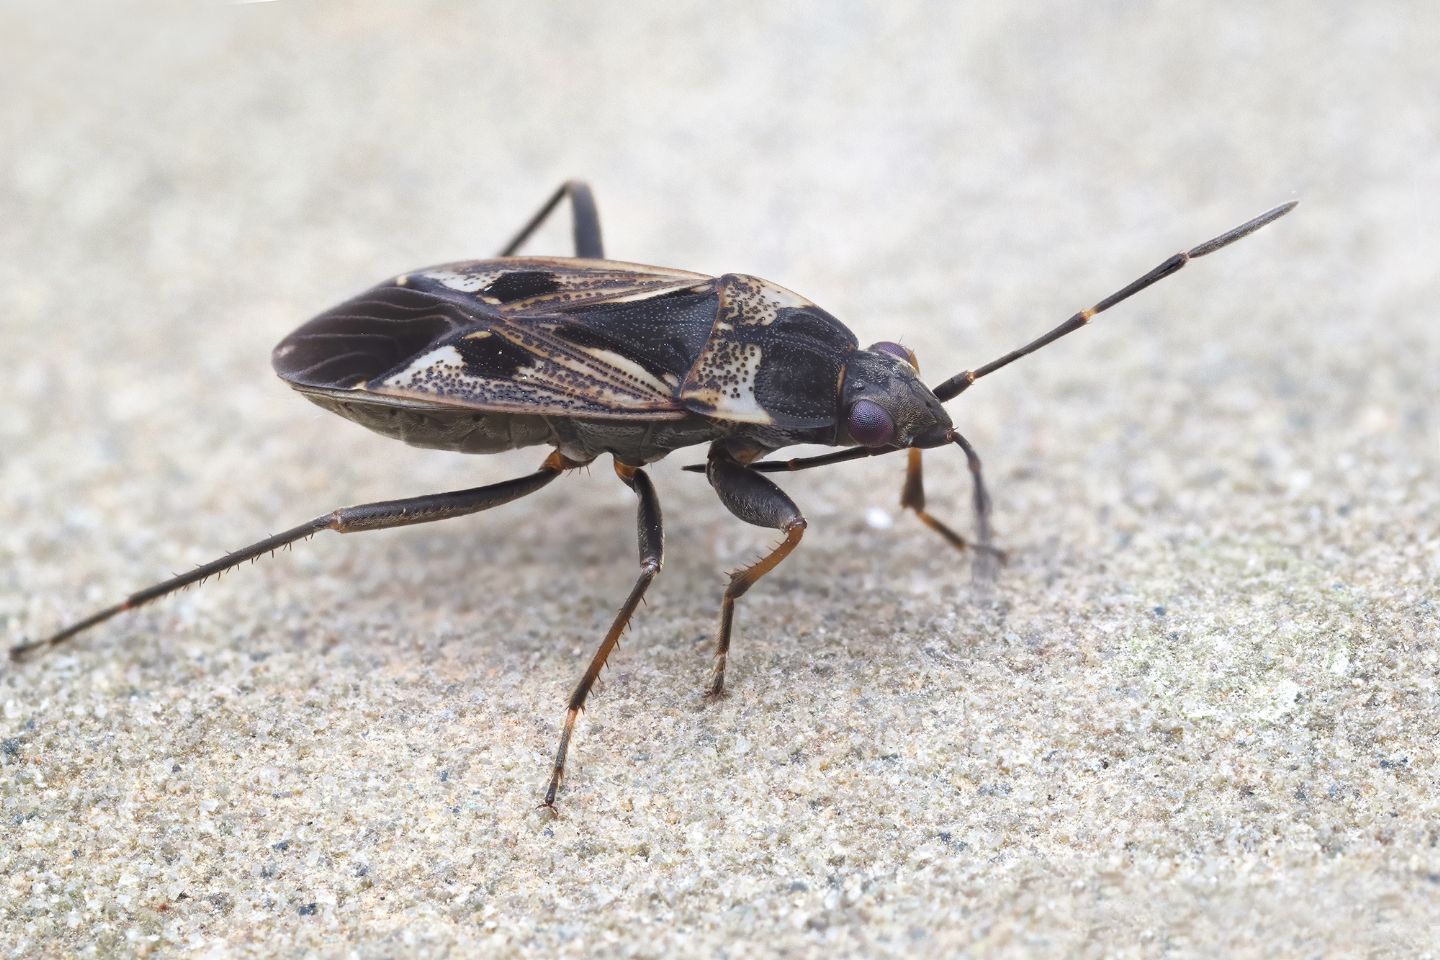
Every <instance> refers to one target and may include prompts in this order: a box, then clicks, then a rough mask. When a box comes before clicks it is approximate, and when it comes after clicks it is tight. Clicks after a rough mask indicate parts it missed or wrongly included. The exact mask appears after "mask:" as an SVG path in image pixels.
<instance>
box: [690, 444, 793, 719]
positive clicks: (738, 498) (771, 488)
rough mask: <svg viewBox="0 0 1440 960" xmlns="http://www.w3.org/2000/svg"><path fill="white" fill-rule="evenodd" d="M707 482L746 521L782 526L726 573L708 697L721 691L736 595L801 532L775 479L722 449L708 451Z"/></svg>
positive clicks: (776, 560)
mask: <svg viewBox="0 0 1440 960" xmlns="http://www.w3.org/2000/svg"><path fill="white" fill-rule="evenodd" d="M706 476H707V477H708V478H709V480H710V485H711V486H712V487H714V488H715V492H716V494H718V495H719V497H720V502H721V503H723V504H724V505H725V508H726V509H727V510H729V511H730V512H731V513H733V514H735V516H737V517H739V518H740V519H741V520H744V521H745V522H746V523H753V524H755V525H756V526H759V527H772V528H774V529H776V530H780V531H783V532H784V534H785V539H784V540H783V541H781V543H780V544H779V545H778V546H776V547H775V549H773V550H771V551H770V552H769V553H768V554H766V555H765V556H763V557H761V558H760V559H759V560H757V561H756V562H754V563H752V564H750V566H748V567H745V568H744V569H741V570H737V571H735V572H734V573H732V574H730V583H729V585H728V586H726V588H725V598H724V600H722V601H721V604H720V631H719V634H718V636H717V637H716V640H715V669H714V672H713V673H712V674H711V677H710V688H709V690H708V691H707V695H708V696H709V697H710V698H711V699H715V698H718V697H720V696H722V695H723V694H724V693H725V663H726V660H727V659H728V658H729V655H730V631H731V627H732V626H733V625H734V620H735V601H736V600H737V599H739V598H740V597H741V596H743V595H744V594H745V591H747V590H749V589H750V588H751V587H753V586H754V585H755V581H757V580H759V579H760V578H761V577H763V576H765V574H767V573H769V572H770V571H771V570H774V569H775V568H776V567H777V566H779V564H780V561H781V560H784V559H785V558H786V557H788V556H789V555H790V551H792V550H794V549H795V548H796V547H797V546H799V544H800V538H801V537H802V536H804V535H805V518H804V517H803V516H801V514H800V508H798V507H797V506H795V504H794V502H793V501H792V500H791V499H790V498H789V497H787V496H786V495H785V491H783V490H781V489H780V488H779V487H777V486H776V485H775V484H773V483H771V482H770V481H769V480H767V479H765V478H764V477H762V476H761V475H760V474H758V473H756V472H755V471H753V470H751V469H749V468H747V467H745V466H744V465H742V464H740V463H737V462H735V461H734V460H732V459H730V458H729V457H727V456H726V455H725V454H724V453H723V452H721V453H717V452H715V451H712V453H711V457H710V462H709V464H708V465H707V468H706Z"/></svg>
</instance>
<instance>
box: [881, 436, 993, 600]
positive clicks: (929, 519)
mask: <svg viewBox="0 0 1440 960" xmlns="http://www.w3.org/2000/svg"><path fill="white" fill-rule="evenodd" d="M954 436H955V442H956V443H957V444H958V445H959V446H960V447H961V449H963V450H964V451H965V459H966V461H967V462H968V463H969V465H970V479H971V482H972V488H973V492H974V503H975V526H976V533H977V537H978V539H977V542H975V543H971V542H970V541H968V540H966V539H965V538H964V537H962V536H961V535H960V534H958V533H956V532H955V531H954V530H953V529H951V528H950V526H949V525H947V524H946V523H944V522H942V521H941V520H939V519H938V518H936V517H935V516H934V515H932V514H931V513H930V512H929V511H928V510H926V509H925V480H924V474H923V472H922V469H923V468H922V465H921V459H920V458H921V455H922V454H921V451H920V450H919V449H916V448H914V447H912V448H911V449H910V451H909V455H910V460H909V463H908V464H907V465H906V469H905V486H904V487H903V488H902V489H901V491H900V506H901V508H903V509H906V510H913V511H915V515H916V516H917V517H919V518H920V521H921V522H922V523H924V524H925V526H927V527H929V528H930V529H931V530H934V531H935V532H936V533H938V534H940V536H942V537H944V538H945V540H946V542H948V543H949V544H950V545H951V546H953V547H955V548H956V549H957V550H965V549H971V550H974V551H975V554H976V561H977V563H976V566H975V571H974V572H975V575H976V577H977V578H979V579H987V578H989V577H991V576H993V575H994V572H995V569H994V565H995V563H997V562H998V563H1004V562H1005V552H1004V551H1003V550H998V549H996V548H995V547H994V546H992V545H991V543H990V540H991V531H990V495H989V494H988V493H987V492H986V491H985V480H984V476H983V475H982V473H981V470H980V457H979V456H978V455H977V454H976V453H975V448H974V447H972V446H970V443H969V441H967V440H965V438H963V437H961V436H960V435H959V434H958V433H957V434H955V435H954Z"/></svg>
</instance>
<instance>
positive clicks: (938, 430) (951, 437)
mask: <svg viewBox="0 0 1440 960" xmlns="http://www.w3.org/2000/svg"><path fill="white" fill-rule="evenodd" d="M953 442H955V428H954V427H948V426H947V427H931V428H930V429H929V430H926V431H925V432H924V433H918V434H916V435H915V437H914V439H912V440H911V441H910V446H912V447H919V448H920V449H922V450H929V449H930V448H932V447H943V446H945V444H947V443H953Z"/></svg>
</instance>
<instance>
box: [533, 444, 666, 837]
mask: <svg viewBox="0 0 1440 960" xmlns="http://www.w3.org/2000/svg"><path fill="white" fill-rule="evenodd" d="M615 472H616V473H617V474H619V476H620V479H621V480H623V481H625V484H626V486H628V487H629V488H630V489H631V490H634V491H635V495H636V496H637V497H639V498H640V512H639V516H638V517H637V526H638V527H639V539H640V576H639V578H638V579H637V580H636V581H635V586H634V587H632V588H631V590H630V596H628V597H626V598H625V603H624V604H623V605H622V606H621V607H620V612H619V613H617V614H616V615H615V620H614V622H613V623H611V624H610V630H609V632H607V633H606V634H605V639H604V640H602V641H600V648H599V649H598V650H596V651H595V656H594V657H592V658H591V660H590V666H588V667H586V668H585V674H584V676H582V677H581V678H580V682H579V683H578V684H576V685H575V691H574V692H573V693H571V694H570V705H569V707H567V708H566V710H565V727H564V729H562V730H561V732H560V748H559V749H558V750H556V751H555V769H554V771H553V772H552V773H551V774H550V786H549V787H548V788H547V789H546V790H545V802H544V803H543V804H541V806H544V807H549V808H550V809H551V810H552V811H553V810H554V809H555V794H556V793H557V792H558V791H559V789H560V780H561V779H562V778H563V777H564V776H565V754H566V753H567V752H568V751H569V749H570V735H571V734H572V733H574V732H575V720H576V718H577V717H579V716H580V711H581V710H584V709H585V699H586V698H587V697H588V696H590V688H591V687H593V686H594V685H595V680H596V679H597V678H598V677H599V676H600V669H601V668H602V667H604V666H605V661H606V659H607V658H608V657H609V656H610V653H611V651H613V650H614V649H615V646H616V645H617V644H618V643H619V642H620V634H622V633H624V632H625V627H626V626H627V625H628V624H629V623H630V618H631V617H632V616H634V614H635V608H636V607H638V606H640V601H641V599H642V598H643V597H644V596H645V590H646V588H648V587H649V586H650V581H651V580H654V579H655V575H656V574H657V573H659V572H660V564H661V562H662V561H663V559H664V553H665V531H664V529H663V528H662V527H661V522H660V499H659V498H658V497H656V496H655V487H654V486H652V485H651V483H650V478H649V476H647V475H646V473H645V471H644V470H641V469H640V468H639V467H632V466H628V465H626V464H623V463H621V462H620V461H619V460H616V461H615Z"/></svg>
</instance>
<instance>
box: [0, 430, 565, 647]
mask: <svg viewBox="0 0 1440 960" xmlns="http://www.w3.org/2000/svg"><path fill="white" fill-rule="evenodd" d="M575 466H579V464H577V463H575V462H573V461H571V460H569V459H567V458H565V457H564V456H562V455H561V454H560V453H559V452H556V453H552V454H551V455H550V457H549V458H548V459H546V461H545V462H544V463H543V464H542V465H541V467H540V469H539V470H537V471H535V472H534V473H532V474H530V475H529V476H526V477H519V478H517V479H514V480H506V481H504V482H503V483H493V484H490V485H488V486H484V487H474V488H472V489H469V490H455V491H452V492H450V493H434V494H430V495H428V496H423V497H409V498H407V499H404V500H386V501H382V502H379V503H364V504H360V505H358V506H354V507H342V508H341V509H339V510H334V511H332V512H330V513H327V514H325V515H324V516H320V517H316V518H315V519H314V520H311V521H310V522H309V523H303V524H301V525H300V526H298V527H294V528H292V529H290V530H286V531H285V532H284V533H277V534H276V535H275V536H273V537H266V538H265V539H264V540H261V541H260V542H258V543H252V544H251V545H250V546H248V547H245V548H243V549H241V550H237V551H235V552H234V553H230V554H226V555H225V556H223V557H221V558H220V559H219V560H214V561H212V562H210V563H207V564H205V565H203V566H200V567H196V568H195V569H194V570H191V571H190V572H189V573H183V574H181V575H180V576H178V577H172V578H171V579H169V580H166V581H165V582H163V583H157V584H155V586H153V587H147V588H146V589H144V590H141V591H139V592H137V593H132V594H131V595H130V596H128V597H126V598H125V599H124V600H122V601H121V602H119V603H117V604H115V605H114V606H112V607H106V608H105V609H104V610H100V611H98V612H97V613H93V614H91V615H90V616H88V617H86V618H85V619H84V620H81V621H79V622H77V623H73V624H71V625H70V626H68V627H66V628H65V629H64V630H61V631H60V632H59V633H56V634H53V635H52V636H49V637H46V638H44V639H43V640H32V641H30V642H28V643H21V644H18V645H16V646H14V647H11V648H10V657H11V659H12V660H20V659H22V658H24V657H25V656H27V655H29V654H31V653H34V652H35V651H36V650H39V649H41V648H43V647H53V646H55V645H56V644H59V643H63V642H64V641H66V640H68V639H70V638H71V637H73V636H75V635H76V634H77V633H80V632H82V631H84V630H88V629H89V628H91V627H93V626H95V625H96V624H99V623H103V622H105V621H106V620H109V619H110V618H111V617H113V616H115V615H116V614H117V613H123V612H125V611H126V610H134V609H135V608H136V607H138V606H141V605H143V604H146V603H149V602H150V601H152V600H158V599H159V598H160V597H163V596H165V595H167V594H170V593H174V592H175V591H176V590H180V589H182V588H184V587H188V586H190V585H191V584H193V583H199V582H201V581H202V580H206V579H208V578H210V577H213V576H215V575H217V574H220V573H224V572H225V571H226V570H229V569H230V568H232V567H238V566H239V565H240V564H242V563H244V562H245V561H246V560H257V559H259V558H260V557H263V556H264V555H265V554H267V553H272V552H274V551H275V550H278V549H279V548H281V547H284V546H287V545H289V544H292V543H295V542H296V541H297V540H305V539H307V538H309V537H312V536H314V535H315V534H317V533H320V532H321V531H323V530H334V531H335V532H337V533H355V532H358V531H361V530H384V529H387V528H389V527H403V526H408V525H409V524H412V523H429V522H431V521H432V520H448V519H449V518H451V517H460V516H464V515H465V514H467V513H477V512H479V511H481V510H488V509H490V508H491V507H498V506H500V505H501V504H502V503H509V502H510V501H511V500H518V499H519V498H521V497H523V496H526V495H528V494H531V493H534V492H535V491H536V490H539V489H540V488H541V487H543V486H545V485H546V484H547V483H549V482H550V481H552V480H554V479H555V478H556V477H558V476H559V475H560V474H561V473H562V472H564V471H565V470H568V469H569V468H571V467H575Z"/></svg>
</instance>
